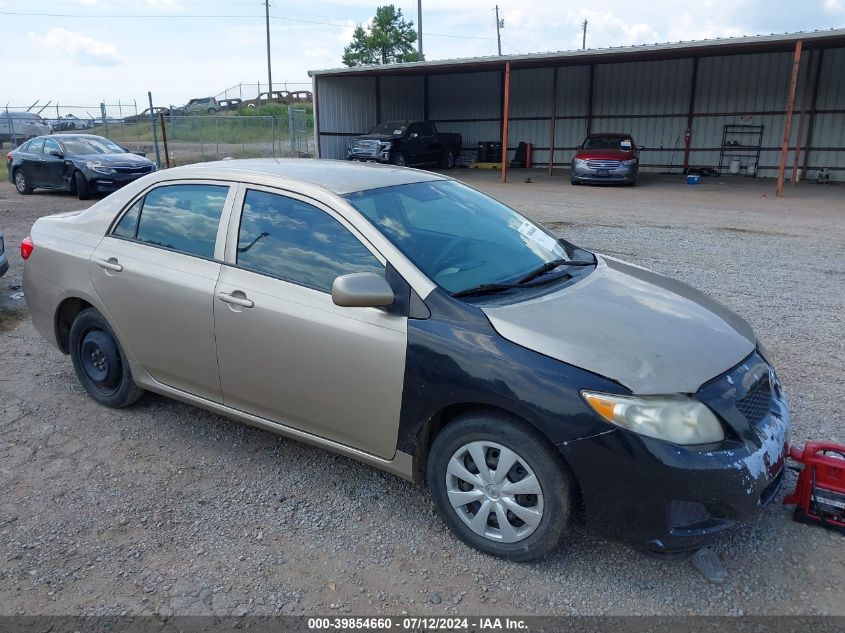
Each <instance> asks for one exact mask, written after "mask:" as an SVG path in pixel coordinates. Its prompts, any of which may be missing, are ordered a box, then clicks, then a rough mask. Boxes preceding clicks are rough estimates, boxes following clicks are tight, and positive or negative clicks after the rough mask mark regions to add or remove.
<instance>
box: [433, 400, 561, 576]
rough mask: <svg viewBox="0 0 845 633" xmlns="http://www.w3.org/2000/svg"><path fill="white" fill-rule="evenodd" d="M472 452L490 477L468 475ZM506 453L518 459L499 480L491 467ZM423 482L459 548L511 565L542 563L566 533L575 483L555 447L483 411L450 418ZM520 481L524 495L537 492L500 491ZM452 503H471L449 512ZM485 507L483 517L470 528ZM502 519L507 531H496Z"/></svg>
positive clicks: (530, 431) (528, 430) (472, 463)
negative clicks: (479, 457) (481, 459)
mask: <svg viewBox="0 0 845 633" xmlns="http://www.w3.org/2000/svg"><path fill="white" fill-rule="evenodd" d="M479 450H480V451H482V453H479V452H478V451H479ZM506 450H507V451H509V453H505V451H506ZM472 452H475V453H476V454H477V455H478V454H483V455H484V456H485V457H484V461H485V463H486V464H487V466H488V467H489V468H485V472H486V473H487V474H488V475H489V476H485V475H482V474H479V473H478V472H476V474H473V470H475V471H478V470H479V469H478V468H477V466H475V461H474V460H473V459H472V455H471V453H472ZM504 455H512V456H515V458H516V461H515V462H514V463H513V466H512V467H510V468H509V470H508V471H507V472H506V473H504V474H503V475H501V479H500V477H499V476H497V473H496V471H495V470H493V466H494V465H495V466H496V467H497V468H498V465H499V460H500V459H501V458H502V457H503V456H504ZM509 461H510V460H509ZM455 473H461V474H463V475H464V476H465V477H466V478H465V479H464V478H462V477H460V476H456V475H455ZM532 477H533V480H531V478H532ZM426 479H427V483H428V488H429V492H430V493H431V497H432V500H433V501H434V505H435V507H436V508H437V512H438V514H439V515H440V518H441V519H442V520H443V521H444V523H446V525H447V526H448V527H449V529H450V530H452V532H454V533H455V535H456V536H457V537H458V538H459V539H461V540H462V541H463V542H464V543H466V544H467V545H469V546H471V547H474V548H475V549H478V550H480V551H482V552H484V553H486V554H490V555H492V556H498V557H500V558H505V559H507V560H511V561H516V562H526V561H531V560H537V559H540V558H545V557H547V556H549V555H550V554H552V553H553V552H555V551H556V550H557V549H558V548H559V547H560V546H561V545H562V544H563V542H564V540H565V539H566V536H567V534H568V532H569V523H570V518H571V515H572V508H573V490H574V488H575V486H574V484H573V480H572V478H571V476H570V475H569V472H568V470H567V467H566V465H565V464H564V463H563V460H562V459H561V458H560V457H559V456H558V455H557V454H556V453H555V451H554V447H552V446H550V445H549V443H548V442H547V441H546V440H545V439H544V438H543V437H542V436H541V435H540V434H539V433H538V432H537V431H535V430H534V429H532V428H530V427H528V426H527V425H525V424H523V423H520V422H518V421H515V420H511V419H509V418H507V417H504V416H497V415H487V414H483V413H482V414H468V415H464V416H461V417H459V418H458V419H456V420H454V421H453V422H451V423H450V424H448V425H447V426H446V428H444V429H443V430H442V431H441V432H440V434H438V435H437V437H436V438H435V440H434V443H433V444H432V446H431V449H430V451H429V458H428V464H427V467H426ZM468 480H469V481H468ZM496 481H499V482H502V483H496ZM473 482H474V483H473ZM520 482H525V483H524V485H523V490H538V491H539V494H520V493H516V492H514V493H511V494H508V493H507V492H506V491H507V488H508V487H510V488H512V489H513V487H514V486H515V484H517V483H520ZM529 482H530V483H529ZM531 484H533V485H531ZM481 486H483V488H482V487H481ZM476 496H477V499H478V500H475V498H476ZM450 498H451V499H454V500H455V501H456V503H460V502H461V501H464V500H467V499H469V500H470V501H468V502H467V503H466V504H464V505H458V507H454V506H453V504H452V501H450ZM485 504H486V513H487V517H486V520H485V521H484V522H483V523H480V524H477V525H475V527H473V523H476V522H477V518H478V517H480V516H482V515H481V514H480V513H481V512H482V510H485ZM514 507H520V508H524V509H520V510H518V511H519V512H520V514H522V517H525V518H526V519H527V521H528V522H526V521H522V518H520V517H517V515H515V514H514V513H513V511H512V510H511V508H514ZM494 517H495V518H494ZM473 519H476V521H473ZM501 520H504V521H507V523H508V529H507V530H502V529H501V527H500V526H501V523H500V521H501ZM535 521H536V524H534V523H535Z"/></svg>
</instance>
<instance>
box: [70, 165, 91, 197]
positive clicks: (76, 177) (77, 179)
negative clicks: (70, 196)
mask: <svg viewBox="0 0 845 633" xmlns="http://www.w3.org/2000/svg"><path fill="white" fill-rule="evenodd" d="M73 182H74V184H75V185H76V197H77V198H79V199H80V200H88V198H90V197H91V192H90V191H89V189H88V181H87V180H86V179H85V176H83V175H82V172H81V171H77V172H74V174H73Z"/></svg>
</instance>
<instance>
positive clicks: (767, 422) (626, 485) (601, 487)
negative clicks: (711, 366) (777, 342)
mask: <svg viewBox="0 0 845 633" xmlns="http://www.w3.org/2000/svg"><path fill="white" fill-rule="evenodd" d="M749 364H750V363H749ZM728 376H729V377H730V375H728ZM770 405H771V406H770V407H769V411H768V413H766V414H765V415H764V416H763V417H762V418H761V419H760V420H759V421H757V422H756V423H755V424H754V425H753V427H749V432H748V433H747V434H746V435H745V436H743V437H735V438H733V439H730V438H729V439H728V440H726V441H725V442H722V443H721V444H719V445H718V446H714V447H713V448H712V449H710V450H708V449H706V448H702V447H683V446H677V445H674V444H670V443H668V442H662V441H660V440H655V439H652V438H648V437H644V436H641V435H637V434H635V433H632V432H629V431H627V430H625V429H621V428H620V429H614V430H611V431H609V432H607V433H604V434H601V435H597V436H593V437H590V438H585V439H582V440H576V441H573V442H567V443H564V444H561V445H559V446H558V448H559V450H560V451H561V453H562V454H563V456H564V458H565V459H566V460H567V463H568V464H569V465H570V466H571V467H572V470H573V471H574V473H575V476H576V478H577V479H578V482H579V484H580V485H581V491H582V494H583V498H584V505H585V507H586V514H587V521H588V526H589V529H590V530H591V532H593V533H595V534H598V535H601V536H605V537H608V538H612V539H614V540H619V541H622V542H625V543H628V544H630V545H632V546H633V547H635V548H636V549H639V550H642V551H645V552H649V553H655V554H672V553H679V552H691V551H693V550H697V549H700V548H701V547H704V546H706V545H707V544H708V543H710V542H711V541H712V540H713V539H714V537H716V536H717V535H718V534H719V533H721V532H724V531H725V530H728V529H730V528H733V527H736V526H738V525H741V524H748V523H751V522H753V521H755V520H756V519H757V518H758V517H759V515H760V513H761V512H762V509H763V508H764V507H765V506H766V505H767V504H769V503H770V502H771V501H772V499H774V498H775V497H776V496H777V493H778V491H779V489H780V486H781V483H782V481H783V475H784V469H785V464H786V458H787V453H788V450H789V445H788V442H789V428H790V423H791V422H790V415H789V408H788V406H787V403H786V402H785V400H784V399H782V398H781V397H780V395H777V396H773V397H772V400H771V403H770ZM720 415H721V412H720ZM752 429H753V430H752Z"/></svg>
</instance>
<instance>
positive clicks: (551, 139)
mask: <svg viewBox="0 0 845 633" xmlns="http://www.w3.org/2000/svg"><path fill="white" fill-rule="evenodd" d="M557 70H558V69H557V66H555V67H554V68H552V71H553V72H554V75H553V76H552V119H551V125H550V126H549V127H550V128H551V130H550V134H549V176H551V175H552V174H553V173H554V169H555V131H556V127H557Z"/></svg>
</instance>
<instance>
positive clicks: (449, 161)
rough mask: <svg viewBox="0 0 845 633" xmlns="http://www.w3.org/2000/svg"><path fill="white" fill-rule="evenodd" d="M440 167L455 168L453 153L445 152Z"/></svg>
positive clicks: (450, 151) (448, 150)
mask: <svg viewBox="0 0 845 633" xmlns="http://www.w3.org/2000/svg"><path fill="white" fill-rule="evenodd" d="M440 165H441V167H443V169H454V167H455V152H453V151H452V150H450V149H447V150H446V153H445V154H443V160H441V161H440Z"/></svg>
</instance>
